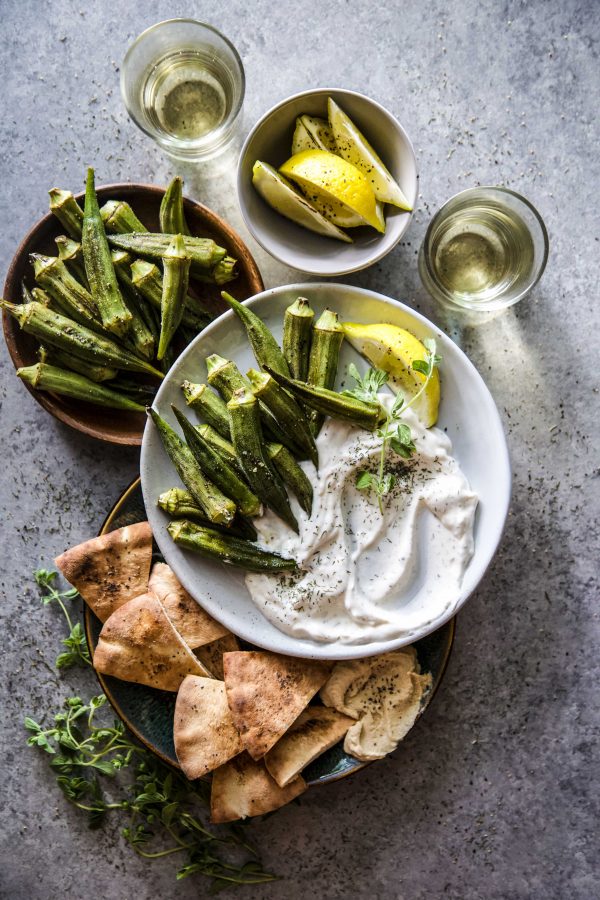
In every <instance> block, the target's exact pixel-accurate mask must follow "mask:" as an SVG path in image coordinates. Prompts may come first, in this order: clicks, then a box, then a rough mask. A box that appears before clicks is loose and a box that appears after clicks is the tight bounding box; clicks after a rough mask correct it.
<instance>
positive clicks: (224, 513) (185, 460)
mask: <svg viewBox="0 0 600 900" xmlns="http://www.w3.org/2000/svg"><path fill="white" fill-rule="evenodd" d="M146 412H147V413H148V415H149V416H150V417H151V419H152V421H153V422H154V424H155V425H156V428H157V431H158V433H159V435H160V439H161V441H162V443H163V446H164V448H165V450H166V452H167V455H168V457H169V459H170V460H171V462H172V463H173V465H174V466H175V469H176V470H177V474H178V475H179V477H180V478H181V480H182V481H183V483H184V484H185V486H186V488H187V489H188V491H189V492H190V493H191V495H192V497H193V498H194V500H195V501H196V503H198V504H199V505H200V506H201V507H202V509H203V510H204V512H205V514H206V516H207V517H208V519H210V521H211V522H217V523H218V524H220V525H228V524H229V523H230V522H232V521H233V517H234V516H235V503H234V502H233V501H232V500H230V499H229V497H226V496H225V494H223V493H222V491H220V490H219V488H218V487H217V486H216V485H215V484H213V483H212V482H211V481H210V480H209V479H208V478H206V476H205V475H204V472H203V471H202V469H201V468H200V466H199V465H198V463H197V462H196V459H195V457H194V454H193V453H192V451H191V450H190V448H189V447H188V446H187V444H185V443H184V442H183V441H182V439H181V438H180V437H179V435H178V434H177V433H176V432H175V431H174V430H173V428H171V426H170V425H169V423H168V422H165V420H164V419H162V418H161V417H160V416H159V414H158V413H157V412H156V410H154V409H152V408H151V407H148V409H147V410H146Z"/></svg>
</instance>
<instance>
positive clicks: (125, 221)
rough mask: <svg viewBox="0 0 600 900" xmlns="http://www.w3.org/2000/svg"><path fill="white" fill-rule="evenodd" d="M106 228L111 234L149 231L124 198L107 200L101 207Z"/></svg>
mask: <svg viewBox="0 0 600 900" xmlns="http://www.w3.org/2000/svg"><path fill="white" fill-rule="evenodd" d="M100 215H101V217H102V221H103V222H104V228H105V229H106V231H108V232H109V233H110V234H124V233H125V234H130V233H131V232H139V233H144V232H146V231H148V229H147V228H146V226H145V225H144V224H143V223H142V222H140V220H139V219H138V217H137V216H136V214H135V213H134V211H133V210H132V208H131V206H130V205H129V203H126V202H125V201H124V200H107V202H106V203H105V204H104V206H102V207H101V209H100Z"/></svg>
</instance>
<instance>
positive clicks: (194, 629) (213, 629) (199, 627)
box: [148, 562, 229, 650]
mask: <svg viewBox="0 0 600 900" xmlns="http://www.w3.org/2000/svg"><path fill="white" fill-rule="evenodd" d="M148 590H150V591H152V593H153V594H156V596H157V597H158V599H159V600H160V602H161V603H162V605H163V606H164V608H165V612H166V613H167V615H168V617H169V618H170V620H171V622H172V623H173V625H174V626H175V628H176V629H177V631H178V632H179V634H180V635H181V637H182V638H183V639H184V641H185V642H186V644H187V645H188V647H190V649H192V650H194V649H195V648H196V647H202V646H203V645H204V644H210V643H211V642H212V641H216V640H217V639H218V638H221V637H224V636H225V635H227V634H229V631H228V629H227V628H225V626H224V625H221V624H220V623H219V622H217V621H216V620H215V619H213V617H212V616H209V614H208V613H207V612H205V611H204V610H203V609H202V607H201V606H200V605H199V604H198V603H196V601H195V600H194V598H193V597H192V596H191V594H188V592H187V591H186V589H185V588H184V587H183V585H182V584H180V583H179V581H178V580H177V577H176V575H175V573H174V572H173V570H172V569H171V567H170V566H167V565H166V563H160V562H159V563H155V564H154V565H153V566H152V571H151V573H150V581H149V583H148Z"/></svg>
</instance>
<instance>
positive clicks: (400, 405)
mask: <svg viewBox="0 0 600 900" xmlns="http://www.w3.org/2000/svg"><path fill="white" fill-rule="evenodd" d="M423 345H424V347H425V350H426V351H427V353H426V357H425V359H415V360H413V363H412V368H413V369H414V371H415V372H419V373H420V374H421V375H424V376H425V381H424V382H423V384H422V385H421V387H420V388H419V390H418V391H417V393H416V394H415V395H414V397H412V399H411V400H409V402H408V403H405V402H404V397H402V395H401V394H398V395H397V396H396V399H395V400H394V402H393V404H392V407H391V409H390V411H389V412H388V411H387V409H385V407H383V405H382V410H383V412H384V413H385V421H384V423H383V425H382V426H381V427H380V428H378V429H377V431H376V432H375V433H376V434H377V436H378V437H380V438H381V452H380V454H379V465H378V468H377V473H374V472H361V473H360V474H359V475H358V477H357V479H356V487H357V488H358V490H359V491H368V490H372V491H374V492H375V495H376V497H377V503H378V504H379V511H380V512H381V514H382V515H383V498H384V497H385V496H386V494H389V492H390V491H391V490H392V488H393V487H394V485H395V484H396V476H395V475H394V474H393V473H392V472H386V471H385V459H386V455H387V452H388V449H389V448H391V449H392V450H393V451H394V453H397V454H398V456H401V457H402V458H403V459H410V458H411V456H412V455H413V453H414V452H415V450H416V447H415V444H414V441H413V436H412V431H411V428H410V425H407V423H406V422H403V421H402V415H403V414H404V413H405V412H406V410H407V409H409V408H410V407H411V406H413V404H414V403H416V402H417V400H418V399H419V397H420V396H421V394H422V393H423V392H424V391H425V390H426V389H427V386H428V384H429V382H430V381H431V378H432V376H433V373H434V371H435V367H436V366H437V365H438V364H439V363H440V362H441V361H442V358H441V356H438V355H437V353H436V342H435V340H434V339H433V338H425V340H424V341H423ZM348 374H349V375H350V376H351V377H352V378H353V379H354V381H355V382H356V387H354V388H353V389H352V390H349V391H348V390H346V391H344V392H343V393H344V394H346V395H347V396H348V397H356V398H357V399H358V400H367V401H372V402H377V401H378V394H379V391H380V390H381V388H382V387H384V386H385V385H386V384H387V382H388V379H389V376H388V373H387V372H383V371H382V370H381V369H373V368H371V369H368V370H367V372H366V373H365V375H363V376H361V374H360V372H359V371H358V369H357V368H356V366H355V365H354V363H350V365H349V366H348Z"/></svg>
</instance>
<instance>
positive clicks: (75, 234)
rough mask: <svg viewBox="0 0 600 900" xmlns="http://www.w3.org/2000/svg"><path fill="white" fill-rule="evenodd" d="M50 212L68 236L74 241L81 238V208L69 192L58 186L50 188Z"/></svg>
mask: <svg viewBox="0 0 600 900" xmlns="http://www.w3.org/2000/svg"><path fill="white" fill-rule="evenodd" d="M48 193H49V195H50V212H52V213H53V214H54V215H55V216H56V218H57V219H58V221H59V222H60V224H61V225H62V226H63V228H64V229H65V231H66V232H67V234H68V235H69V237H72V238H73V240H74V241H80V240H81V231H82V228H83V210H82V208H81V207H80V205H79V203H78V202H77V200H76V199H75V197H74V196H73V194H72V193H71V191H63V190H61V189H60V188H51V189H50V190H49V191H48Z"/></svg>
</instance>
